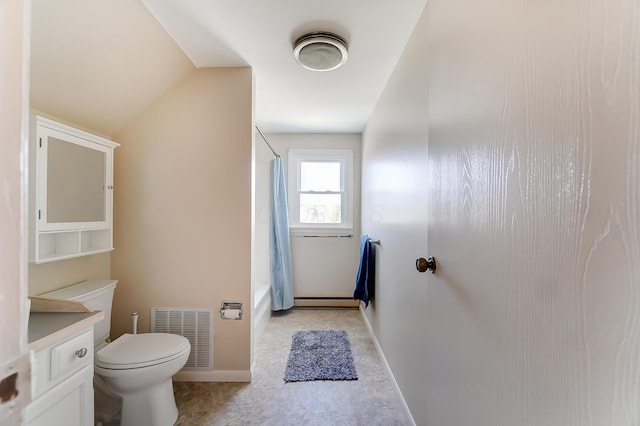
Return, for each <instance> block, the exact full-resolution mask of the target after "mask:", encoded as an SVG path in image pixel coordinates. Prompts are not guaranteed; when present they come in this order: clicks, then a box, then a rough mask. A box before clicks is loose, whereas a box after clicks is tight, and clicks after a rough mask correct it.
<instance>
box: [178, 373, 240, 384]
mask: <svg viewBox="0 0 640 426" xmlns="http://www.w3.org/2000/svg"><path fill="white" fill-rule="evenodd" d="M173 381H175V382H240V383H251V371H249V370H213V371H178V373H177V374H176V375H175V376H173Z"/></svg>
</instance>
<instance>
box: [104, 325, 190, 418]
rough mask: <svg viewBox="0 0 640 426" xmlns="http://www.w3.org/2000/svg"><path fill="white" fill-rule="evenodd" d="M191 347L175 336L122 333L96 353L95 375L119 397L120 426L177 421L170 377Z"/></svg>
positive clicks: (179, 367) (183, 360)
mask: <svg viewBox="0 0 640 426" xmlns="http://www.w3.org/2000/svg"><path fill="white" fill-rule="evenodd" d="M190 351H191V345H190V344H189V341H188V340H187V339H186V338H184V337H182V336H178V335H175V334H165V333H145V334H123V335H122V336H120V337H118V338H117V339H116V340H114V341H113V342H111V343H110V344H108V345H107V346H105V347H104V348H102V349H100V350H99V351H98V352H97V353H96V359H95V366H94V367H95V373H96V374H97V375H98V376H100V377H101V378H102V379H103V384H104V386H106V388H107V389H108V390H109V391H110V392H112V393H113V394H115V395H117V396H119V397H120V398H122V411H121V415H120V425H121V426H133V425H136V426H144V425H173V424H174V422H175V421H176V419H177V418H178V409H177V408H176V403H175V399H174V397H173V386H172V381H171V376H173V375H174V374H176V373H177V372H178V371H179V370H180V369H181V368H182V367H184V365H185V363H186V362H187V359H188V358H189V353H190Z"/></svg>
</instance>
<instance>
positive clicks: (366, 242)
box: [353, 235, 376, 308]
mask: <svg viewBox="0 0 640 426" xmlns="http://www.w3.org/2000/svg"><path fill="white" fill-rule="evenodd" d="M375 275H376V261H375V253H374V251H373V245H372V244H371V239H370V238H369V236H368V235H361V236H360V264H359V265H358V275H357V276H356V288H355V290H354V291H353V298H354V299H359V300H362V301H363V302H364V306H365V308H366V307H367V306H369V301H370V300H373V296H374V294H375V285H376V277H375Z"/></svg>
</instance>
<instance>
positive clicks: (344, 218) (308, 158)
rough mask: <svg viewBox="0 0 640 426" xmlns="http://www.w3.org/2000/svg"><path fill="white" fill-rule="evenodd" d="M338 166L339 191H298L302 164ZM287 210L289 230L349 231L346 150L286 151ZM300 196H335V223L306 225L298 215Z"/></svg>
mask: <svg viewBox="0 0 640 426" xmlns="http://www.w3.org/2000/svg"><path fill="white" fill-rule="evenodd" d="M311 162H318V163H339V164H340V172H339V173H340V190H339V191H330V190H325V191H314V190H304V191H303V190H302V181H301V180H302V164H303V163H311ZM289 180H290V181H289V182H290V183H289V187H290V191H289V210H290V226H291V228H292V229H293V230H296V229H297V230H304V229H307V230H312V231H313V230H331V229H334V230H339V229H341V230H350V229H351V228H352V226H353V225H352V215H353V189H352V188H353V152H352V151H349V150H291V151H289ZM304 195H339V196H340V214H339V216H340V221H339V222H324V223H317V222H307V221H305V220H308V217H305V216H304V215H303V212H302V211H301V208H302V205H301V199H303V198H304V197H303V196H304Z"/></svg>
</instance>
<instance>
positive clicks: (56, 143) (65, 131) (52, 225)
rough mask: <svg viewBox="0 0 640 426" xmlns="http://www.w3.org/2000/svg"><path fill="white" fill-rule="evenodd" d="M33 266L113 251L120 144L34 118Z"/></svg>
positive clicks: (31, 145) (31, 159)
mask: <svg viewBox="0 0 640 426" xmlns="http://www.w3.org/2000/svg"><path fill="white" fill-rule="evenodd" d="M29 133H30V152H29V154H30V155H29V158H30V161H29V166H30V168H31V171H32V172H31V179H30V186H29V194H30V195H29V205H30V208H29V215H30V217H29V235H30V244H29V261H30V262H35V263H44V262H51V261H54V260H62V259H68V258H72V257H78V256H85V255H89V254H96V253H102V252H107V251H110V250H113V229H112V223H113V220H112V211H113V208H112V205H113V151H114V149H115V148H116V147H118V146H119V144H117V143H115V142H113V141H110V140H108V139H105V138H101V137H99V136H96V135H93V134H91V133H87V132H84V131H82V130H78V129H75V128H73V127H70V126H67V125H65V124H61V123H58V122H55V121H53V120H49V119H46V118H43V117H39V116H33V117H32V118H31V128H30V132H29Z"/></svg>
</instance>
